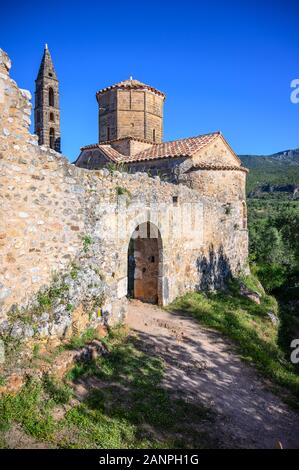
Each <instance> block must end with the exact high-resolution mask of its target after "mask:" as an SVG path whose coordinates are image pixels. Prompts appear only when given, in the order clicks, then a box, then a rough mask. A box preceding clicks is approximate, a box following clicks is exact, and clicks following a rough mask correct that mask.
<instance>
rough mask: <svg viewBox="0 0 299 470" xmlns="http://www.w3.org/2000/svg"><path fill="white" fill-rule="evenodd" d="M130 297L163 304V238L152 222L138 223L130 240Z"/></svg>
mask: <svg viewBox="0 0 299 470" xmlns="http://www.w3.org/2000/svg"><path fill="white" fill-rule="evenodd" d="M128 297H130V298H134V299H138V300H142V301H143V302H148V303H152V304H162V239H161V235H160V231H159V229H158V227H157V226H156V225H155V224H153V223H151V222H144V223H143V224H140V225H138V226H137V227H136V228H135V230H134V232H133V234H132V236H131V239H130V242H129V247H128Z"/></svg>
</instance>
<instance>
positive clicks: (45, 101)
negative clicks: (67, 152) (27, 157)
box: [34, 44, 61, 152]
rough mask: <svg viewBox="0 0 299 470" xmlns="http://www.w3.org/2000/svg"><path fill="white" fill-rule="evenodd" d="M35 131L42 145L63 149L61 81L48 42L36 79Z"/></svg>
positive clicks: (57, 149) (58, 149)
mask: <svg viewBox="0 0 299 470" xmlns="http://www.w3.org/2000/svg"><path fill="white" fill-rule="evenodd" d="M34 132H35V134H37V135H38V143H39V144H40V145H46V146H47V147H50V148H52V149H54V150H56V152H60V151H61V150H60V145H61V143H60V107H59V81H58V79H57V75H56V71H55V69H54V65H53V62H52V58H51V54H50V51H49V49H48V45H47V44H46V45H45V49H44V54H43V57H42V61H41V64H40V68H39V72H38V75H37V78H36V80H35V107H34Z"/></svg>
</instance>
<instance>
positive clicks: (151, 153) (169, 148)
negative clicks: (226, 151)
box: [81, 131, 247, 171]
mask: <svg viewBox="0 0 299 470" xmlns="http://www.w3.org/2000/svg"><path fill="white" fill-rule="evenodd" d="M218 136H222V134H221V132H219V131H218V132H212V133H210V134H204V135H199V136H197V137H189V138H187V139H179V140H172V141H169V142H162V143H160V144H152V145H151V147H149V148H147V149H145V150H142V151H141V152H139V153H137V154H135V155H131V156H126V155H122V154H121V153H120V152H118V151H117V150H115V149H114V148H113V147H112V145H111V142H107V143H100V144H93V145H86V146H85V147H82V149H81V150H88V149H99V150H100V151H101V152H102V153H103V154H104V155H105V156H106V157H107V158H108V159H109V160H111V161H112V162H114V163H134V162H142V161H146V160H159V159H162V158H175V157H186V158H191V157H192V156H193V155H194V154H195V153H196V152H198V151H199V150H200V149H202V148H204V147H206V146H207V145H209V144H210V143H211V142H213V141H214V140H215V139H216V138H217V137H218ZM222 138H223V137H222ZM223 141H224V142H225V143H226V145H227V146H228V147H229V145H228V144H227V142H226V140H225V139H224V138H223ZM229 148H230V147H229ZM232 152H233V151H232ZM233 153H234V152H233ZM234 155H235V154H234ZM238 162H240V165H238V164H236V165H233V164H231V165H211V164H210V163H208V162H207V163H205V162H201V163H199V164H195V165H193V166H192V167H191V169H190V170H192V169H199V168H200V169H207V170H221V169H222V170H236V169H240V170H244V171H247V169H246V168H244V167H241V161H240V160H239V158H238V157H237V156H236V163H238Z"/></svg>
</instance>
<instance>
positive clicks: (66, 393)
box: [43, 374, 73, 405]
mask: <svg viewBox="0 0 299 470" xmlns="http://www.w3.org/2000/svg"><path fill="white" fill-rule="evenodd" d="M43 387H44V390H45V391H46V392H47V394H48V396H49V397H50V398H52V400H53V401H54V402H55V403H57V404H60V405H65V404H67V403H69V401H70V399H71V397H72V396H73V390H72V389H71V387H70V386H68V385H66V384H64V383H63V382H61V381H58V380H57V379H56V378H54V377H51V376H50V375H48V374H47V375H45V376H44V378H43Z"/></svg>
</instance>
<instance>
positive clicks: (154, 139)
mask: <svg viewBox="0 0 299 470" xmlns="http://www.w3.org/2000/svg"><path fill="white" fill-rule="evenodd" d="M153 142H156V129H153Z"/></svg>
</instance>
